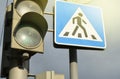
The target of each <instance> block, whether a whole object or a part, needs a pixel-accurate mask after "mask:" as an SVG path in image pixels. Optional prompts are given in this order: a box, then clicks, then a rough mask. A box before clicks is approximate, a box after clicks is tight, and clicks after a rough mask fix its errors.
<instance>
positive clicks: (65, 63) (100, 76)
mask: <svg viewBox="0 0 120 79" xmlns="http://www.w3.org/2000/svg"><path fill="white" fill-rule="evenodd" d="M5 1H6V0H0V41H1V35H2V34H3V31H2V28H3V25H4V14H5V5H6V2H5ZM10 2H11V1H10ZM119 3H120V0H91V1H90V2H89V3H88V4H86V5H92V6H97V7H101V8H102V10H103V20H104V27H105V35H106V44H107V47H106V49H105V50H102V51H101V50H90V49H88V50H87V49H77V54H78V72H79V79H119V78H120V52H119V51H120V46H119V44H120V42H119V41H120V36H119V32H120V31H119V30H120V27H119V25H120V22H119V21H120V11H119V10H120V9H119V6H120V5H119ZM53 6H54V0H49V1H48V5H47V7H46V10H45V11H46V12H52V11H53ZM45 17H46V19H47V22H48V25H49V29H53V27H54V25H53V17H52V16H51V15H45ZM48 39H49V40H48ZM53 42H54V41H53V33H52V32H47V34H46V36H45V41H44V44H45V45H44V54H36V55H34V56H33V57H32V58H31V60H30V73H31V74H38V73H41V72H44V71H48V70H54V71H55V72H56V73H60V74H64V75H65V79H69V78H70V77H69V50H68V49H62V48H55V47H54V46H53ZM0 49H2V45H1V46H0ZM1 51H2V50H1ZM1 56H2V52H1V53H0V57H1ZM0 59H1V58H0Z"/></svg>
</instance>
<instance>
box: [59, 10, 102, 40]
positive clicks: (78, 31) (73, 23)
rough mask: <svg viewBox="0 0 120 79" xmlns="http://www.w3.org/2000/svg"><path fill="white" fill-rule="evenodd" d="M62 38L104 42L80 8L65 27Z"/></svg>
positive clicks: (61, 34)
mask: <svg viewBox="0 0 120 79" xmlns="http://www.w3.org/2000/svg"><path fill="white" fill-rule="evenodd" d="M59 36H60V37H65V38H75V39H84V40H92V41H102V39H101V38H100V36H99V35H98V33H97V32H96V31H95V29H94V28H93V26H92V24H91V23H90V21H89V20H88V19H87V17H86V16H85V14H84V13H83V11H82V10H81V9H80V8H78V9H77V10H76V12H75V13H74V14H73V16H72V17H71V19H70V20H69V21H68V23H67V24H66V25H65V27H64V28H63V30H62V31H61V33H60V34H59Z"/></svg>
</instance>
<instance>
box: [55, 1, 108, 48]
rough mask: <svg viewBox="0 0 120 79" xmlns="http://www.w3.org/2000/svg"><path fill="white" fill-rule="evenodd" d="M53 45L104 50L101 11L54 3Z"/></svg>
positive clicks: (59, 2)
mask: <svg viewBox="0 0 120 79" xmlns="http://www.w3.org/2000/svg"><path fill="white" fill-rule="evenodd" d="M55 43H56V44H58V45H67V46H79V47H90V48H100V49H104V48H106V41H105V32H104V24H103V18H102V11H101V9H100V8H98V7H93V6H87V5H81V4H75V3H70V2H65V1H59V0H57V1H56V3H55Z"/></svg>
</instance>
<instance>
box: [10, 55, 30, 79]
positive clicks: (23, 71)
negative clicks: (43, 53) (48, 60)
mask: <svg viewBox="0 0 120 79" xmlns="http://www.w3.org/2000/svg"><path fill="white" fill-rule="evenodd" d="M19 57H20V56H18V58H19ZM28 58H29V54H28V53H23V55H22V57H20V58H19V59H17V58H13V59H12V65H11V69H10V70H9V77H8V79H27V78H28V69H27V68H28V67H27V66H28V65H29V62H28V61H29V59H28ZM26 59H28V60H26Z"/></svg>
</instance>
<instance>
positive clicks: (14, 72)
mask: <svg viewBox="0 0 120 79" xmlns="http://www.w3.org/2000/svg"><path fill="white" fill-rule="evenodd" d="M27 75H28V72H27V70H26V69H24V68H20V67H13V68H12V69H11V70H10V71H9V79H27Z"/></svg>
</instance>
